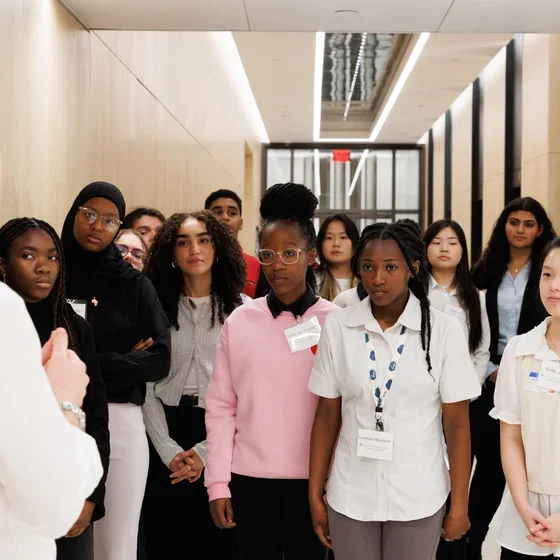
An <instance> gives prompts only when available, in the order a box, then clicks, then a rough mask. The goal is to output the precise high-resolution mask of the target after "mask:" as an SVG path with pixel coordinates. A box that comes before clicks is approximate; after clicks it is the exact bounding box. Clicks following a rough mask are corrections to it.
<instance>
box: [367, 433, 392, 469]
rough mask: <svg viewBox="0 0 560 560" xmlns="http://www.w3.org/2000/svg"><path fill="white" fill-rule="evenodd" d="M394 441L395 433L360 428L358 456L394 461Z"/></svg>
mask: <svg viewBox="0 0 560 560" xmlns="http://www.w3.org/2000/svg"><path fill="white" fill-rule="evenodd" d="M394 441H395V437H394V435H393V434H391V433H389V432H376V431H375V430H358V457H366V458H367V459H378V460H380V461H392V460H393V443H394Z"/></svg>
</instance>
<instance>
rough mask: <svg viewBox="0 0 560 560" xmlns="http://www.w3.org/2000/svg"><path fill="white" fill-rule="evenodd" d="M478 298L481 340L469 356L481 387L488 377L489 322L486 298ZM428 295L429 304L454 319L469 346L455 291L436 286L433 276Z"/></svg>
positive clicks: (465, 319)
mask: <svg viewBox="0 0 560 560" xmlns="http://www.w3.org/2000/svg"><path fill="white" fill-rule="evenodd" d="M478 293H479V296H480V318H481V321H482V339H481V340H480V343H479V345H478V346H477V348H476V350H475V351H474V352H473V353H472V354H471V359H472V361H473V364H474V369H475V370H476V374H477V375H478V378H479V380H480V384H481V385H482V384H483V383H484V382H485V381H486V378H487V377H488V363H489V362H490V350H489V348H490V338H491V334H490V322H489V321H488V312H487V311H486V296H485V294H484V292H478ZM428 295H429V297H430V304H431V305H432V306H433V307H435V308H436V309H439V310H440V311H443V312H444V313H447V315H451V316H452V317H456V318H457V320H458V321H459V323H460V324H461V328H462V329H463V333H464V335H465V340H466V341H467V346H468V344H469V322H468V317H467V314H466V312H465V310H464V309H463V306H462V305H461V302H460V301H459V298H458V297H457V290H456V289H455V288H453V289H451V290H448V289H447V288H446V287H445V286H441V285H440V284H438V283H437V282H436V281H435V279H434V277H433V276H430V287H429V292H428Z"/></svg>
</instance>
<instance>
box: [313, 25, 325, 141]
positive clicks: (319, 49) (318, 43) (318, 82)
mask: <svg viewBox="0 0 560 560" xmlns="http://www.w3.org/2000/svg"><path fill="white" fill-rule="evenodd" d="M324 54H325V34H324V32H322V31H320V32H319V33H317V34H316V35H315V81H314V87H313V140H314V141H315V142H317V141H318V140H320V138H321V104H322V99H323V93H322V89H323V57H324Z"/></svg>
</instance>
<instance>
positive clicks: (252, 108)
mask: <svg viewBox="0 0 560 560" xmlns="http://www.w3.org/2000/svg"><path fill="white" fill-rule="evenodd" d="M211 35H212V36H213V38H214V40H215V44H216V47H217V50H218V53H219V58H220V61H221V62H223V68H224V70H225V71H226V72H228V73H229V75H230V82H231V85H232V87H233V88H234V89H236V90H237V98H238V100H239V103H241V104H242V105H244V108H245V111H246V116H247V118H248V120H249V122H250V123H251V125H252V126H253V130H254V132H255V135H256V136H257V137H258V139H259V141H260V142H262V143H263V144H270V138H269V137H268V132H267V131H266V126H265V124H264V121H263V119H262V116H261V112H260V110H259V106H258V104H257V100H256V99H255V95H254V94H253V89H252V88H251V84H250V82H249V78H248V77H247V73H246V72H245V67H244V66H243V61H242V60H241V56H240V54H239V50H238V48H237V45H236V43H235V39H234V38H233V33H231V32H229V31H227V32H216V33H212V34H211Z"/></svg>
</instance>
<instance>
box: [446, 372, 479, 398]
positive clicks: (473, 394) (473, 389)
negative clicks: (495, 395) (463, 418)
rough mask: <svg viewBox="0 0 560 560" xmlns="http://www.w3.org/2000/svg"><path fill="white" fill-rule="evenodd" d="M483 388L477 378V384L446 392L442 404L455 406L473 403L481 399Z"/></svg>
mask: <svg viewBox="0 0 560 560" xmlns="http://www.w3.org/2000/svg"><path fill="white" fill-rule="evenodd" d="M480 393H481V388H480V384H479V382H478V378H476V383H469V384H468V385H463V386H462V387H454V388H453V391H448V392H446V394H445V395H442V398H441V400H442V402H443V403H445V404H453V403H457V402H462V401H472V400H475V399H477V398H478V397H480Z"/></svg>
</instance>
